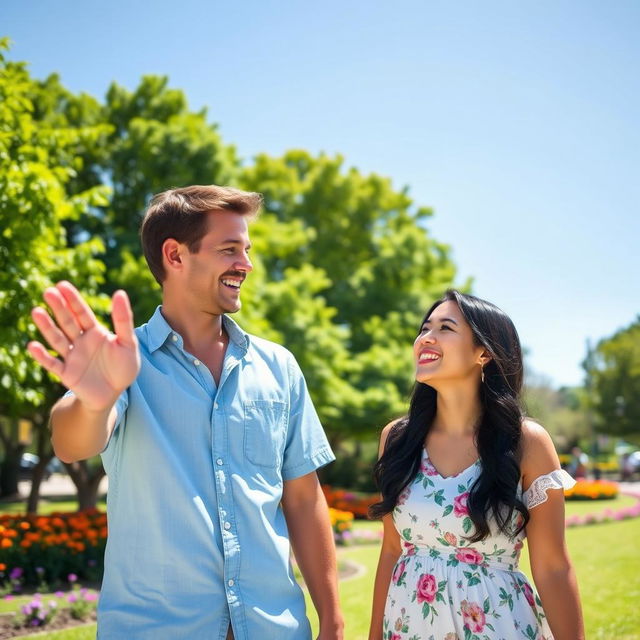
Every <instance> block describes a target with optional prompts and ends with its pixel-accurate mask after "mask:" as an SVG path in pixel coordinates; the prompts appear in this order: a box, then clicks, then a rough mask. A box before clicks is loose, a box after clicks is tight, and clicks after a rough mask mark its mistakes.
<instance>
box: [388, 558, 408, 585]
mask: <svg viewBox="0 0 640 640" xmlns="http://www.w3.org/2000/svg"><path fill="white" fill-rule="evenodd" d="M406 565H407V563H406V561H405V560H403V561H402V562H400V563H398V565H397V566H396V568H395V569H394V570H393V576H392V578H391V579H392V580H393V584H398V582H399V581H400V578H402V574H403V573H404V569H405V567H406Z"/></svg>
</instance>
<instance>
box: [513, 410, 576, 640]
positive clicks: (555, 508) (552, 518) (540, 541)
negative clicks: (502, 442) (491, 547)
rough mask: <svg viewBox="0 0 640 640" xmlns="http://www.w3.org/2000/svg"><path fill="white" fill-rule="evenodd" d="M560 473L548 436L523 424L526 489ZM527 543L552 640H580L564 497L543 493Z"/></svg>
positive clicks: (533, 512) (555, 491)
mask: <svg viewBox="0 0 640 640" xmlns="http://www.w3.org/2000/svg"><path fill="white" fill-rule="evenodd" d="M555 469H560V462H559V460H558V455H557V453H556V450H555V447H554V446H553V442H552V441H551V437H550V436H549V434H548V433H547V432H546V431H545V430H544V429H543V428H542V427H541V426H540V425H538V424H536V423H534V422H531V421H526V422H525V423H524V424H523V457H522V464H521V470H522V478H523V488H524V489H525V490H526V489H528V488H529V486H530V485H531V483H532V482H533V481H534V480H535V479H536V478H539V477H540V476H542V475H545V474H547V473H550V472H551V471H553V470H555ZM529 514H530V520H529V522H528V524H527V541H528V545H529V558H530V561H531V572H532V573H533V580H534V582H535V585H536V588H537V590H538V593H539V594H540V599H541V600H542V606H543V608H544V612H545V614H546V616H547V621H548V622H549V626H550V627H551V631H552V633H553V637H554V640H584V637H585V636H584V624H583V621H582V608H581V606H580V596H579V593H578V583H577V581H576V576H575V572H574V570H573V566H572V564H571V559H570V558H569V552H568V550H567V546H566V543H565V537H564V530H565V518H564V493H563V492H562V490H561V489H550V490H547V500H546V501H545V502H543V503H541V504H539V505H538V506H536V507H533V508H532V509H531V510H530V511H529Z"/></svg>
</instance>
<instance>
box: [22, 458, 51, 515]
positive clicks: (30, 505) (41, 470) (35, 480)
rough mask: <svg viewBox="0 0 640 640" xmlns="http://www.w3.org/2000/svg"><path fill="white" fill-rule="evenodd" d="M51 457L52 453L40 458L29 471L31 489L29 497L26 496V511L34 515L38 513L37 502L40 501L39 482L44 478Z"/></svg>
mask: <svg viewBox="0 0 640 640" xmlns="http://www.w3.org/2000/svg"><path fill="white" fill-rule="evenodd" d="M51 458H53V455H49V457H47V458H40V461H39V462H38V464H37V465H36V466H35V467H33V470H32V472H31V491H29V497H28V498H27V513H29V514H32V515H35V514H36V513H38V502H39V501H40V484H41V483H42V480H43V479H44V476H45V473H46V470H47V465H48V464H49V461H50V460H51Z"/></svg>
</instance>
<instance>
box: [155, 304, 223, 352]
mask: <svg viewBox="0 0 640 640" xmlns="http://www.w3.org/2000/svg"><path fill="white" fill-rule="evenodd" d="M161 311H162V315H163V317H164V319H165V320H166V321H167V323H168V324H169V326H170V327H171V328H172V329H173V330H174V331H176V332H177V333H179V334H180V335H181V336H182V340H183V342H184V348H185V350H186V351H188V352H189V353H193V354H194V355H197V356H200V355H202V354H203V352H207V351H208V350H210V349H211V347H212V346H213V345H215V344H218V345H219V344H221V343H225V344H226V341H227V334H226V332H225V331H224V326H223V324H222V316H221V315H213V314H210V313H205V312H202V311H194V310H193V309H187V308H185V307H178V306H177V305H172V304H170V303H167V301H166V300H165V301H163V304H162V309H161Z"/></svg>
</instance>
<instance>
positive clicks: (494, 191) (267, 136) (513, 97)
mask: <svg viewBox="0 0 640 640" xmlns="http://www.w3.org/2000/svg"><path fill="white" fill-rule="evenodd" d="M638 33H640V3H638V2H636V1H635V0H616V2H612V3H604V2H599V1H592V0H574V1H571V2H569V1H563V0H555V1H546V0H541V1H536V2H532V1H529V2H525V1H523V2H511V1H509V2H507V1H505V2H498V1H494V0H487V1H486V2H483V3H479V2H457V3H451V2H444V1H443V2H432V1H430V0H421V1H411V2H409V1H407V2H404V1H402V0H400V1H397V2H394V3H390V2H371V1H370V0H369V1H366V2H365V1H363V0H349V1H348V2H345V1H344V0H343V1H342V2H338V1H334V0H325V1H324V2H322V3H314V4H312V3H309V2H300V1H299V2H291V1H287V0H282V1H279V2H275V1H272V0H262V1H253V0H251V1H245V2H237V3H231V2H226V3H223V2H213V1H209V2H205V1H198V2H197V1H195V0H182V1H181V2H179V3H175V2H168V1H167V0H156V1H155V2H140V1H133V2H132V1H128V2H124V1H122V0H112V1H111V2H109V3H106V4H105V3H97V2H86V1H83V2H80V1H76V0H66V1H65V2H56V3H54V2H50V1H44V0H33V1H31V2H24V1H23V0H3V2H2V3H1V4H0V34H2V35H8V36H10V37H11V39H12V40H13V43H14V45H13V49H12V53H11V57H12V58H13V59H19V60H26V61H28V62H29V63H30V68H31V71H32V73H33V74H34V75H35V76H37V77H45V76H46V75H47V74H49V73H50V72H54V71H56V72H58V73H60V74H61V76H62V80H63V82H64V84H66V86H68V87H69V88H70V89H72V90H74V91H86V92H88V93H91V94H93V95H95V96H98V97H102V96H103V95H104V92H105V91H106V89H107V87H108V85H109V83H110V82H111V81H113V80H115V81H117V82H118V83H120V84H122V85H124V86H127V87H129V88H133V87H134V86H135V85H136V84H137V82H138V80H139V78H140V76H141V75H143V74H146V73H158V74H165V75H168V76H169V78H170V83H171V85H172V86H174V87H176V88H180V89H183V90H184V91H185V93H186V94H187V96H188V98H189V101H190V105H191V106H192V107H193V108H199V107H202V106H207V107H208V109H209V114H210V118H211V120H212V121H214V122H217V123H218V124H219V126H220V130H221V132H222V134H223V136H224V138H225V140H226V141H227V142H231V143H234V144H235V145H236V147H237V148H238V151H239V153H240V155H241V156H242V157H244V158H247V159H250V158H251V157H252V156H253V155H254V154H256V153H258V152H262V151H264V152H268V153H271V154H280V153H282V152H283V151H284V150H285V149H290V148H304V149H308V150H310V151H312V152H320V151H325V152H327V153H330V154H334V153H340V154H342V155H343V156H344V158H345V163H346V165H347V166H356V167H358V168H359V169H360V170H361V171H364V172H376V173H380V174H383V175H386V176H389V177H391V178H392V180H393V182H394V185H395V186H396V187H398V188H401V187H403V186H405V185H408V186H409V188H410V194H411V195H412V197H413V198H414V199H415V201H416V202H417V203H418V204H421V205H426V206H430V207H432V208H433V209H434V213H435V215H434V217H433V218H432V219H431V220H430V221H429V223H428V228H429V230H430V232H431V233H432V234H433V236H434V237H436V238H437V239H438V240H440V241H443V242H446V243H448V244H450V245H451V247H452V249H453V258H454V260H455V262H456V264H457V265H458V268H459V281H460V282H462V281H464V279H465V278H466V277H468V276H473V278H474V292H475V293H476V294H477V295H480V296H482V297H485V298H488V299H489V300H491V301H493V302H495V303H496V304H498V305H499V306H501V307H502V308H504V309H505V311H507V312H508V313H509V314H510V315H511V316H512V318H513V319H514V321H515V323H516V326H517V327H518V330H519V332H520V336H521V338H522V342H523V343H524V344H525V346H526V347H527V348H528V349H529V351H530V360H529V361H530V364H531V365H532V366H533V368H534V369H535V370H536V372H538V373H540V374H544V375H546V376H548V377H549V378H550V379H551V381H552V382H554V383H555V384H558V385H559V384H579V383H580V382H581V380H582V370H581V369H580V362H581V360H582V359H583V357H584V355H585V342H586V340H587V338H590V339H591V340H593V341H597V340H598V339H600V338H602V337H605V336H608V335H611V334H612V333H613V332H614V331H616V330H617V329H619V328H621V327H623V326H626V325H628V324H630V323H631V322H632V321H633V320H634V318H635V317H636V316H637V315H638V314H639V313H640V286H639V284H638V278H639V276H640V250H639V247H638V245H639V244H640V222H639V220H640V205H639V203H640V179H639V177H640V72H639V69H640V38H638Z"/></svg>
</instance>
